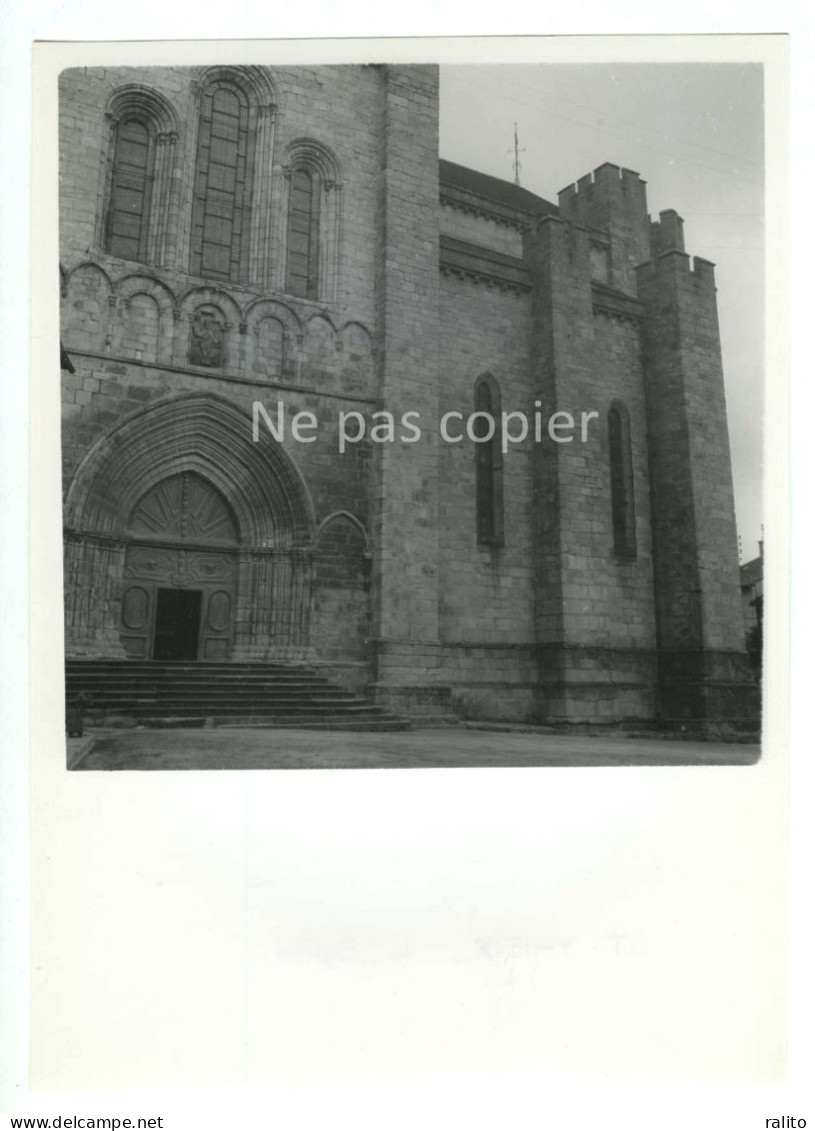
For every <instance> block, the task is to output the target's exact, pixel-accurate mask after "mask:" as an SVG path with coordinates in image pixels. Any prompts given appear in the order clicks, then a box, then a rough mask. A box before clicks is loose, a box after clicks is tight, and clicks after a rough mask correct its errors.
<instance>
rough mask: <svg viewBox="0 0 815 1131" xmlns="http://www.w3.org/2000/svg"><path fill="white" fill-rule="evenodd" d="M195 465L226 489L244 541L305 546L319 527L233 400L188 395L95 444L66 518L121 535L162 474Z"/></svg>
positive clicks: (88, 529)
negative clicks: (130, 516)
mask: <svg viewBox="0 0 815 1131" xmlns="http://www.w3.org/2000/svg"><path fill="white" fill-rule="evenodd" d="M184 471H192V472H195V473H197V474H198V475H200V476H202V477H203V478H204V479H206V480H208V481H209V482H210V483H211V484H212V485H213V486H214V487H215V488H216V489H217V490H218V491H220V492H221V494H223V496H224V497H225V498H226V500H227V501H228V502H229V504H230V506H231V507H232V509H233V511H234V513H235V517H236V519H237V523H238V528H239V536H240V543H241V545H242V546H245V547H247V548H257V549H265V548H270V549H271V548H273V549H287V548H296V547H303V548H305V547H307V546H308V545H309V544H310V543H311V542H312V540H313V536H314V531H315V520H314V510H313V506H312V502H311V498H310V495H309V492H308V489H307V487H306V485H305V483H304V481H303V479H302V476H301V475H300V473H299V471H298V470H297V468H296V466H295V464H294V463H293V461H292V460H291V458H290V457H289V456H288V455H287V454H286V453H285V452H284V451H283V450H282V449H281V448H280V446H279V445H276V444H271V443H269V444H263V443H254V442H253V441H252V433H251V419H250V418H247V416H246V414H245V413H244V412H242V411H241V410H240V409H238V408H237V407H236V406H235V405H233V404H232V403H231V402H229V401H227V400H224V399H223V398H221V397H215V396H211V395H201V394H191V395H188V396H178V397H173V398H172V399H169V400H165V401H161V402H158V403H157V404H154V405H151V406H150V407H148V408H146V409H144V410H142V411H141V412H138V413H136V414H135V415H134V416H131V417H130V418H129V419H127V420H126V421H125V422H124V423H123V424H121V425H120V426H119V427H118V428H116V429H114V430H113V431H112V432H110V433H109V434H108V435H107V436H105V437H103V438H102V439H101V440H99V441H98V442H97V444H95V445H94V447H93V448H92V449H91V450H90V451H89V452H88V454H87V455H86V457H85V459H84V460H83V461H82V463H81V464H80V466H79V468H78V469H77V472H76V475H75V476H74V480H73V482H72V483H71V487H70V489H69V491H68V497H67V499H66V508H65V511H66V525H67V526H68V527H69V528H70V529H71V530H73V531H76V532H81V533H84V534H95V535H105V536H108V537H113V538H116V537H124V536H125V527H126V524H127V520H128V517H129V515H130V514H131V512H132V510H133V507H134V506H135V504H136V503H137V501H138V500H139V499H140V498H141V497H142V496H143V495H144V494H145V492H146V491H149V490H150V488H151V487H153V486H155V485H156V484H157V483H159V482H160V481H161V480H163V479H166V478H167V477H168V476H171V475H174V474H179V473H180V472H184Z"/></svg>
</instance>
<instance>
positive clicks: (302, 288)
mask: <svg viewBox="0 0 815 1131" xmlns="http://www.w3.org/2000/svg"><path fill="white" fill-rule="evenodd" d="M320 187H321V186H320V176H319V174H318V173H317V171H316V170H315V169H308V168H300V169H293V170H292V173H291V186H290V188H289V224H288V234H287V240H286V249H287V256H286V290H287V291H288V293H289V294H291V295H297V296H298V297H299V298H310V299H316V298H317V297H318V294H319V279H320Z"/></svg>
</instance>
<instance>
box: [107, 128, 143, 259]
mask: <svg viewBox="0 0 815 1131" xmlns="http://www.w3.org/2000/svg"><path fill="white" fill-rule="evenodd" d="M154 161H155V138H154V136H153V134H152V133H151V131H150V130H149V129H148V127H147V126H146V125H145V124H144V122H142V121H140V120H139V119H138V118H125V119H123V120H122V121H120V122H119V123H118V124H117V126H116V135H115V141H114V151H113V168H112V170H111V182H110V204H109V207H108V222H107V233H106V239H105V247H106V250H107V251H108V252H110V254H111V255H118V256H120V257H121V258H122V259H133V260H136V261H137V262H139V263H145V262H147V240H148V222H149V216H150V196H151V192H152V184H153V164H154Z"/></svg>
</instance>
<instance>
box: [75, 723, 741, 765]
mask: <svg viewBox="0 0 815 1131" xmlns="http://www.w3.org/2000/svg"><path fill="white" fill-rule="evenodd" d="M95 734H96V742H95V744H94V746H93V749H92V750H91V751H90V752H89V753H88V754H86V755H85V756H84V757H82V758H81V760H80V761H79V762H78V764H76V765H75V768H76V769H78V770H264V769H268V770H272V769H275V770H276V769H280V770H300V769H308V768H315V769H373V768H394V769H403V768H405V767H425V768H427V767H433V766H626V765H638V766H666V765H699V764H702V763H708V764H712V765H749V764H751V763H753V762H755V761H757V760H758V757H759V753H760V750H759V747H758V745H736V744H733V743H729V744H723V743H722V744H720V743H711V742H676V741H666V740H664V739H650V738H617V737H606V736H604V737H596V736H591V737H583V736H572V735H550V734H543V735H542V734H529V733H514V732H512V733H507V732H502V733H496V732H492V731H480V730H465V729H459V728H456V727H444V728H441V727H440V728H438V729H432V730H431V729H426V730H424V729H423V730H414V731H405V732H395V733H384V734H371V733H349V732H337V731H308V730H241V729H236V728H227V727H218V728H216V729H214V730H203V729H202V730H128V731H121V730H119V731H96V732H95Z"/></svg>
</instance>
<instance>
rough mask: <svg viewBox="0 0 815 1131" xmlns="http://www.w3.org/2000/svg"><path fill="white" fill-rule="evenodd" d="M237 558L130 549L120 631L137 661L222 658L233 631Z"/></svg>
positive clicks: (209, 553) (174, 550)
mask: <svg viewBox="0 0 815 1131" xmlns="http://www.w3.org/2000/svg"><path fill="white" fill-rule="evenodd" d="M236 581H237V561H236V555H234V554H231V553H228V552H220V553H219V552H214V551H211V550H209V551H195V550H190V549H186V548H185V549H183V550H179V549H177V548H175V547H171V546H130V547H128V550H127V554H126V557H125V578H124V591H123V595H122V611H121V622H120V627H119V633H120V636H121V640H122V644H123V645H124V647H125V651H126V652H127V654H128V655H129V656H131V657H132V658H133V659H145V660H224V659H228V657H229V655H230V652H231V650H232V640H233V637H234V629H235V597H236Z"/></svg>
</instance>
